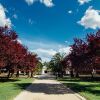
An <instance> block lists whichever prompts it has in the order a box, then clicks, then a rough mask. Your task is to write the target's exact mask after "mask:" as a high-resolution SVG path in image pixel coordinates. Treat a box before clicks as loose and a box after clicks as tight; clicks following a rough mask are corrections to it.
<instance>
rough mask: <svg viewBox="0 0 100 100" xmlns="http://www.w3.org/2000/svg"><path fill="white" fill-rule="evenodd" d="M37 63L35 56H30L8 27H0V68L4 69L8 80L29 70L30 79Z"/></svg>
mask: <svg viewBox="0 0 100 100" xmlns="http://www.w3.org/2000/svg"><path fill="white" fill-rule="evenodd" d="M37 63H38V59H37V55H35V54H32V53H31V52H29V51H28V49H27V48H26V47H25V46H23V45H22V44H21V43H19V42H18V35H17V34H16V32H15V31H14V30H12V29H9V28H8V27H0V68H6V69H7V71H8V78H9V77H11V76H12V75H13V74H14V73H15V72H16V77H18V76H19V71H21V70H29V71H30V72H31V77H33V71H34V68H35V67H36V64H37Z"/></svg>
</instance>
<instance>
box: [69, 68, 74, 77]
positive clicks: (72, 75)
mask: <svg viewBox="0 0 100 100" xmlns="http://www.w3.org/2000/svg"><path fill="white" fill-rule="evenodd" d="M70 76H71V78H73V77H74V73H73V70H71V71H70Z"/></svg>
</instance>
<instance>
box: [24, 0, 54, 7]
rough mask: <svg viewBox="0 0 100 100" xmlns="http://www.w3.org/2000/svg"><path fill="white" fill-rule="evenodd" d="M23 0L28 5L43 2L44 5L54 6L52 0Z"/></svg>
mask: <svg viewBox="0 0 100 100" xmlns="http://www.w3.org/2000/svg"><path fill="white" fill-rule="evenodd" d="M25 1H26V3H27V4H28V5H32V4H33V3H35V2H40V3H42V4H44V5H45V6H46V7H53V6H54V4H53V1H52V0H25Z"/></svg>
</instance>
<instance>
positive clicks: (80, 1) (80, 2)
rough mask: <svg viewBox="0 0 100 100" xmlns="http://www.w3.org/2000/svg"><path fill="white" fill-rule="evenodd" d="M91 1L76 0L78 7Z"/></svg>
mask: <svg viewBox="0 0 100 100" xmlns="http://www.w3.org/2000/svg"><path fill="white" fill-rule="evenodd" d="M90 1H91V0H78V2H79V4H80V5H83V4H85V3H88V2H90Z"/></svg>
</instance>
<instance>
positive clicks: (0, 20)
mask: <svg viewBox="0 0 100 100" xmlns="http://www.w3.org/2000/svg"><path fill="white" fill-rule="evenodd" d="M5 12H6V10H5V8H4V7H3V6H2V5H1V4H0V26H3V27H4V26H5V25H7V26H8V27H11V25H12V24H11V20H10V18H7V17H6V13H5Z"/></svg>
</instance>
